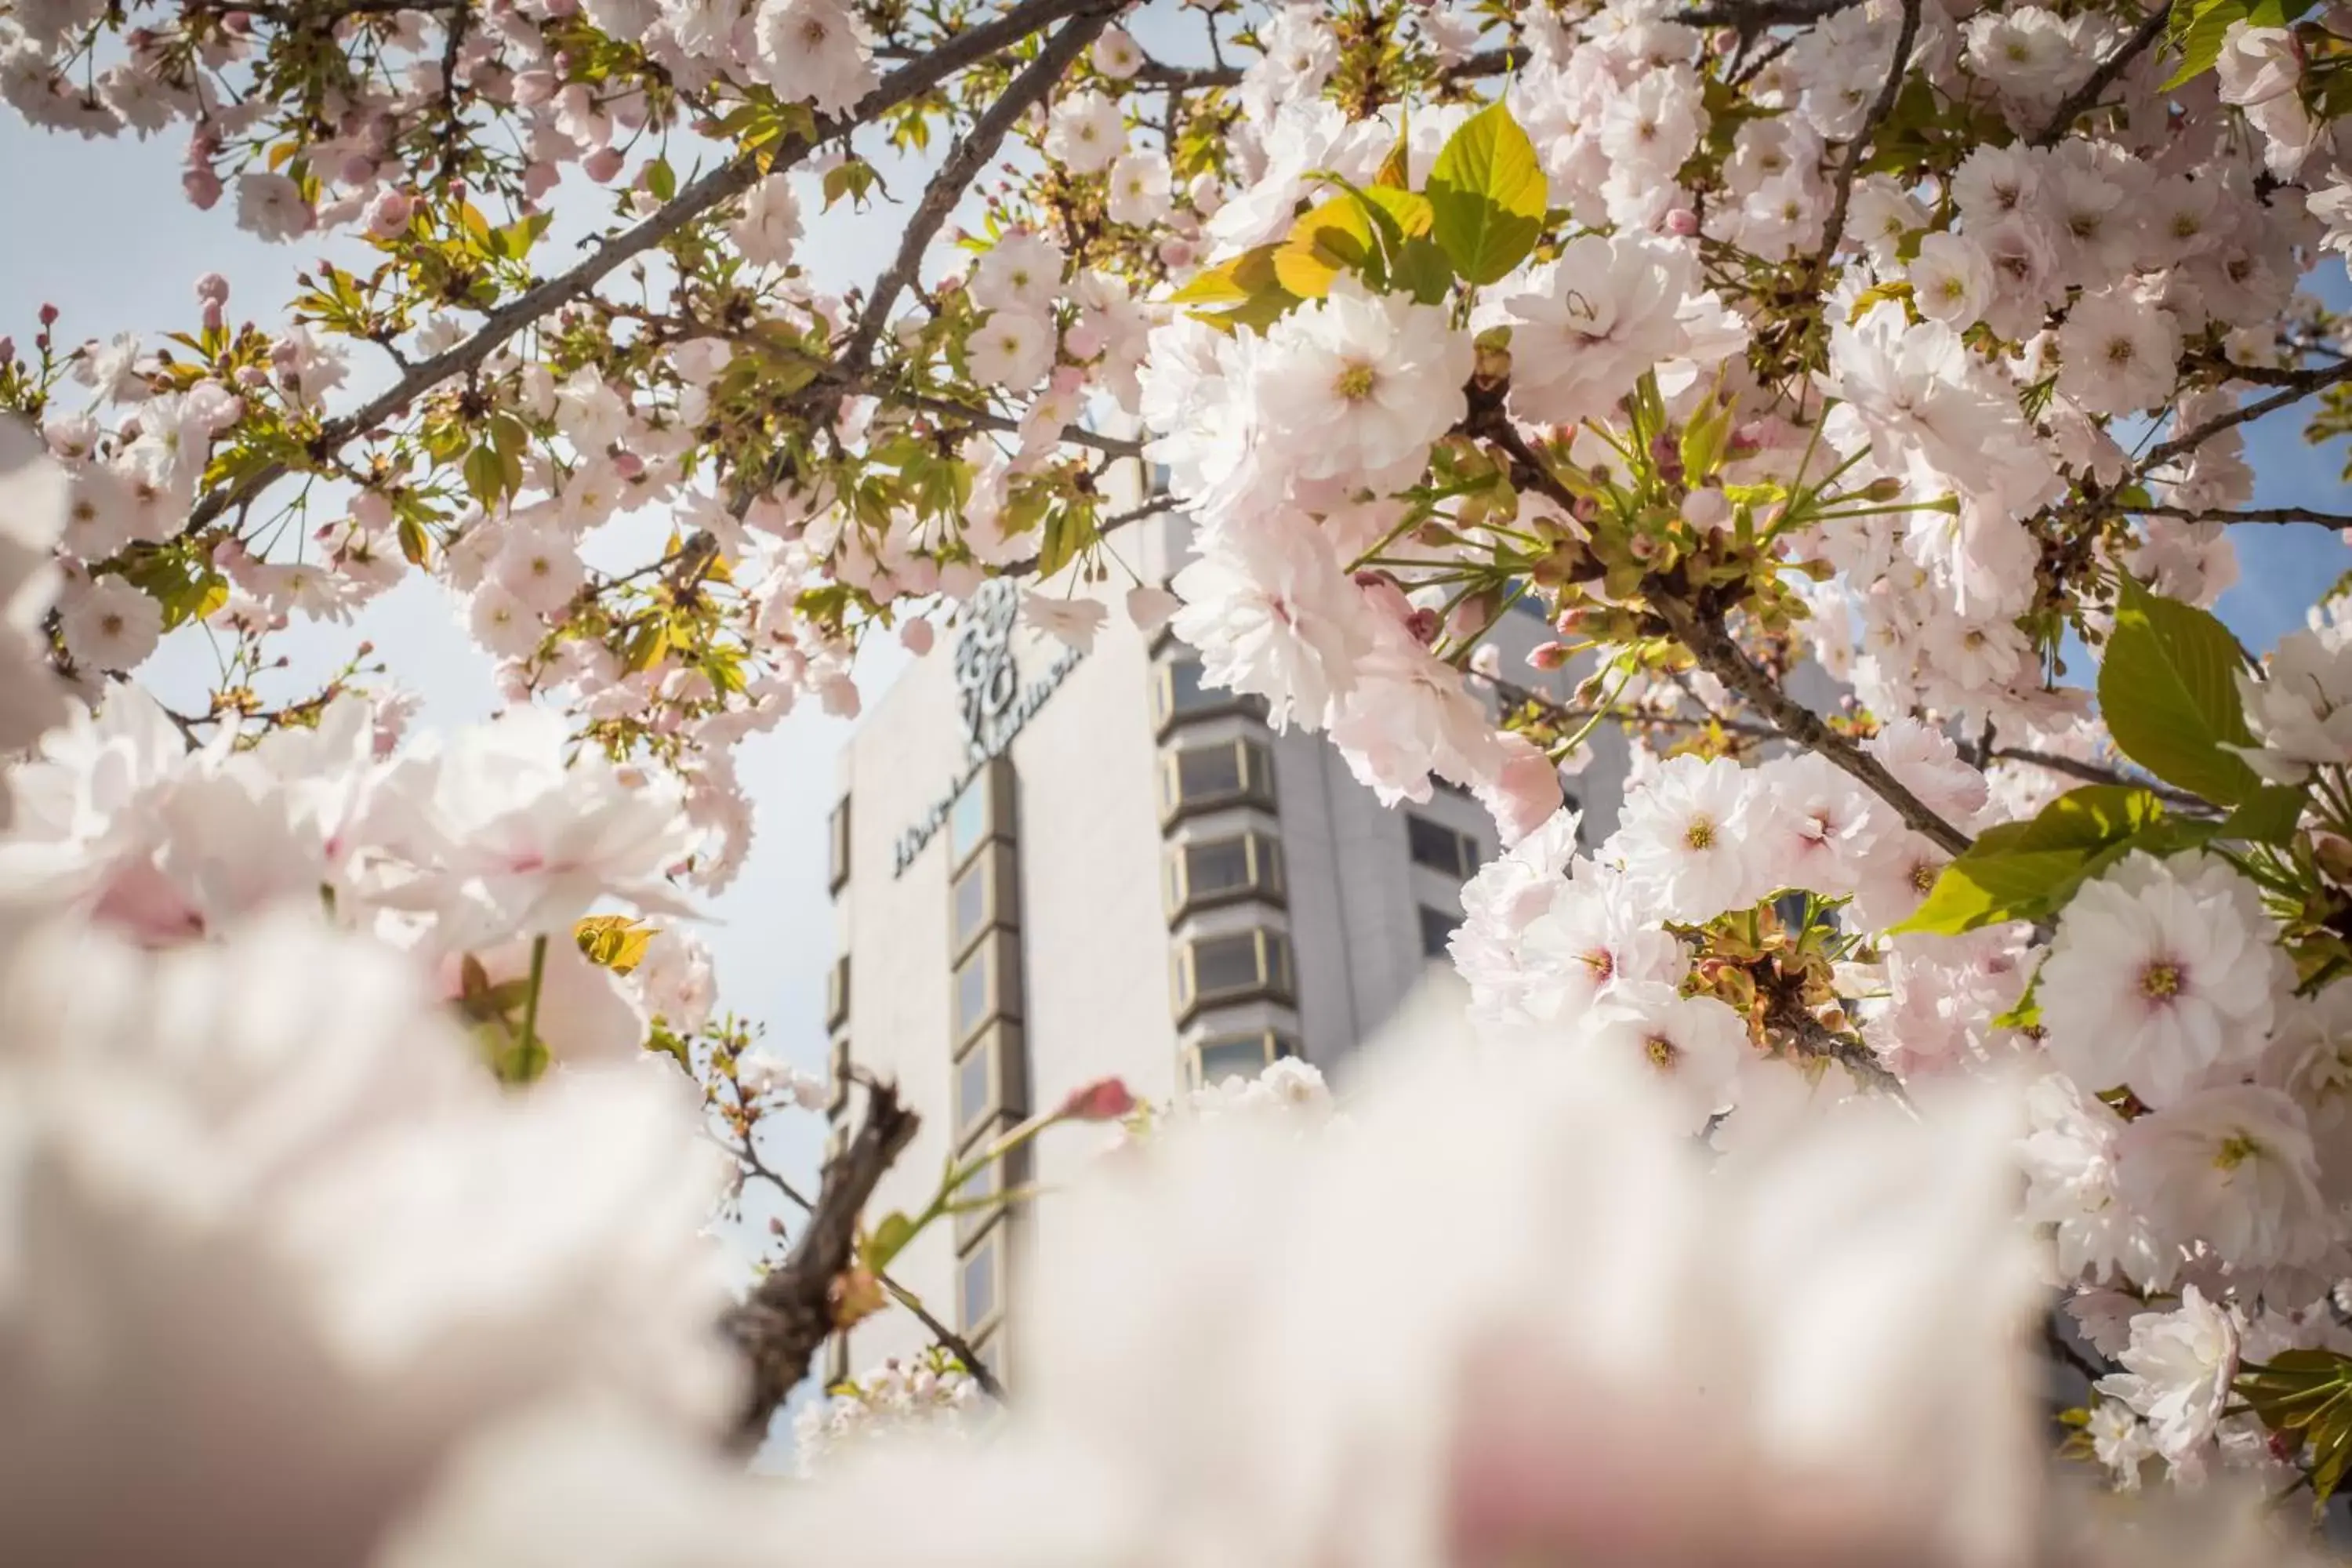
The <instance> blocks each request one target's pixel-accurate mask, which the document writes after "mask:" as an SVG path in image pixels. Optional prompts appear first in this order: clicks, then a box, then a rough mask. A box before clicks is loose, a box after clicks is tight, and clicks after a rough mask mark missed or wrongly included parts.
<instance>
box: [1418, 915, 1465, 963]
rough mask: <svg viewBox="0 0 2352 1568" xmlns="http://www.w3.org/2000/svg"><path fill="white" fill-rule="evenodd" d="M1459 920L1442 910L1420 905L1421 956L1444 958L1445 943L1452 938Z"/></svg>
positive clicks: (1459, 922)
mask: <svg viewBox="0 0 2352 1568" xmlns="http://www.w3.org/2000/svg"><path fill="white" fill-rule="evenodd" d="M1461 923H1462V922H1461V921H1460V920H1459V919H1458V918H1457V917H1455V916H1454V915H1450V914H1448V913H1446V912H1445V911H1444V910H1433V909H1431V908H1430V907H1429V906H1428V905H1427V904H1423V905H1422V906H1421V955H1422V957H1423V958H1444V956H1445V953H1446V944H1447V943H1449V942H1452V941H1453V940H1454V927H1455V926H1457V925H1460V924H1461Z"/></svg>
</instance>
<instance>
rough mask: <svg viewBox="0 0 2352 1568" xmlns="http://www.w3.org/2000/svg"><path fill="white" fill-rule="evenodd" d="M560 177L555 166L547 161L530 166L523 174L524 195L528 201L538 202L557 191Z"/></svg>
mask: <svg viewBox="0 0 2352 1568" xmlns="http://www.w3.org/2000/svg"><path fill="white" fill-rule="evenodd" d="M557 178H558V175H557V174H556V172H555V165H554V164H552V163H547V162H545V161H543V160H542V161H541V162H539V163H532V164H530V166H529V167H527V168H525V169H524V170H523V172H522V194H523V199H524V200H526V201H533V202H535V201H538V200H539V199H540V198H541V197H542V196H544V195H547V193H548V192H550V191H551V190H553V189H555V182H556V180H557Z"/></svg>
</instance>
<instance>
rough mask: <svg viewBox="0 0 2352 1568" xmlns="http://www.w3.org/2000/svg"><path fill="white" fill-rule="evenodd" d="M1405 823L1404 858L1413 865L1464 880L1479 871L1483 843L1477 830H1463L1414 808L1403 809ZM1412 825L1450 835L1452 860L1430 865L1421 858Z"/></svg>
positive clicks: (1484, 846)
mask: <svg viewBox="0 0 2352 1568" xmlns="http://www.w3.org/2000/svg"><path fill="white" fill-rule="evenodd" d="M1404 823H1405V827H1404V852H1405V858H1407V859H1409V860H1411V861H1412V863H1413V864H1414V865H1416V866H1418V867H1420V868H1422V869H1423V870H1424V871H1434V872H1436V873H1438V874H1439V875H1440V876H1445V877H1452V878H1454V879H1455V880H1457V881H1462V882H1466V881H1468V880H1470V879H1471V878H1473V877H1475V876H1476V875H1477V874H1478V866H1479V860H1480V858H1481V856H1482V855H1483V854H1484V853H1485V850H1486V845H1485V843H1484V841H1482V840H1481V839H1480V838H1479V837H1478V836H1477V835H1476V834H1475V833H1465V832H1464V831H1463V830H1462V829H1460V828H1458V827H1456V826H1454V825H1453V824H1452V823H1450V822H1441V821H1439V820H1438V819H1437V818H1436V817H1433V816H1423V815H1422V814H1421V813H1420V812H1417V811H1408V812H1406V813H1405V814H1404ZM1415 827H1424V828H1427V829H1428V830H1430V831H1431V832H1433V833H1443V834H1444V835H1445V836H1446V837H1448V838H1449V839H1451V840H1452V842H1453V847H1454V864H1453V865H1451V866H1433V865H1432V864H1430V862H1428V861H1426V860H1424V859H1423V858H1421V855H1420V852H1419V847H1418V846H1416V845H1415V843H1414V842H1413V829H1414V828H1415Z"/></svg>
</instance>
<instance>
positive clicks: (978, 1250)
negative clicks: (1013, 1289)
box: [956, 1225, 1006, 1339]
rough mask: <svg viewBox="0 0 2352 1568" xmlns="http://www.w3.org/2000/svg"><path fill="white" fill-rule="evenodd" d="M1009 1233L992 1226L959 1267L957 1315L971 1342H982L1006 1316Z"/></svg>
mask: <svg viewBox="0 0 2352 1568" xmlns="http://www.w3.org/2000/svg"><path fill="white" fill-rule="evenodd" d="M1005 1231H1006V1227H1005V1226H1003V1225H992V1226H989V1227H988V1230H987V1232H986V1234H984V1235H983V1236H982V1237H981V1238H980V1240H979V1241H978V1242H977V1243H976V1244H974V1246H973V1247H972V1248H971V1251H969V1252H967V1253H965V1254H964V1255H963V1259H962V1261H961V1262H960V1263H958V1264H957V1265H956V1315H957V1317H959V1318H961V1320H962V1328H963V1331H964V1333H965V1335H966V1336H967V1337H968V1338H971V1339H978V1338H979V1337H980V1336H981V1335H982V1334H984V1333H986V1332H987V1331H989V1330H991V1329H992V1328H994V1327H995V1326H996V1324H997V1321H998V1320H999V1319H1001V1318H1002V1317H1003V1315H1004V1296H1005V1289H1004V1287H1005V1274H1006V1269H1005V1256H1004V1249H1005V1246H1006V1243H1005V1239H1004V1237H1005Z"/></svg>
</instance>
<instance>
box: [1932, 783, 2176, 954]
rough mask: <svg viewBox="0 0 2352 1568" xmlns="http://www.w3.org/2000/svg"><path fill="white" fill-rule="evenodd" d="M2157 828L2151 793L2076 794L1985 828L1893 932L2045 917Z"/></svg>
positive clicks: (2158, 809) (2109, 788)
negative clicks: (2029, 816) (2025, 817)
mask: <svg viewBox="0 0 2352 1568" xmlns="http://www.w3.org/2000/svg"><path fill="white" fill-rule="evenodd" d="M2159 825H2166V826H2169V825H2168V824H2166V822H2165V816H2164V806H2163V805H2162V803H2161V802H2159V801H2158V799H2157V798H2156V796H2155V795H2153V794H2151V793H2150V792H2148V791H2147V790H2144V789H2135V788H2132V787H2130V786H2127V785H2125V784H2086V785H2084V787H2083V788H2081V789H2077V790H2070V791H2068V792H2067V793H2066V794H2064V795H2060V796H2059V797H2058V798H2057V799H2056V800H2053V801H2052V802H2051V803H2050V804H2049V805H2046V806H2044V807H2042V814H2041V815H2040V816H2036V817H2035V818H2034V819H2033V820H2032V821H2031V822H2006V823H2003V824H2001V825H2000V826H1998V827H1991V828H1987V829H1986V830H1985V832H1984V833H1983V834H1982V835H1981V836H1980V837H1979V838H1978V839H1977V841H1976V843H1975V844H1974V845H1972V846H1970V847H1969V850H1968V852H1967V853H1966V854H1964V855H1962V856H1961V857H1960V858H1958V859H1957V860H1955V861H1953V862H1952V863H1951V864H1950V865H1948V866H1947V867H1945V868H1944V870H1943V874H1942V875H1941V876H1939V877H1937V879H1936V885H1935V887H1934V888H1932V889H1929V891H1928V893H1927V901H1926V902H1925V903H1923V904H1921V905H1920V906H1919V909H1918V910H1917V912H1916V913H1915V914H1913V915H1912V916H1911V918H1910V919H1909V920H1906V921H1904V922H1903V923H1902V924H1900V925H1898V926H1895V928H1894V929H1895V931H1927V932H1933V933H1937V934H1941V935H1957V934H1958V933H1959V932H1961V931H1975V930H1977V929H1978V928H1979V927H1980V926H1989V925H1998V924H2000V922H2001V921H2020V920H2042V919H2043V918H2045V917H2047V916H2049V915H2052V914H2054V913H2055V912H2057V910H2059V909H2061V908H2063V906H2064V904H2065V902H2066V900H2067V899H2069V898H2071V897H2072V896H2073V895H2074V889H2076V888H2077V887H2079V886H2081V885H2082V883H2083V881H2084V879H2086V878H2088V877H2092V876H2095V875H2096V874H2097V873H2098V872H2099V871H2100V870H2103V869H2104V868H2105V867H2106V866H2108V865H2109V864H2111V863H2112V862H2113V861H2115V860H2116V859H2119V858H2121V857H2122V856H2123V855H2124V854H2125V853H2126V852H2127V851H2128V850H2130V849H2131V848H2133V847H2135V846H2136V845H2138V844H2140V843H2142V842H2143V841H2145V840H2146V839H2147V837H2148V836H2149V835H2150V832H2151V830H2152V829H2155V828H2157V827H2158V826H2159Z"/></svg>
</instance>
